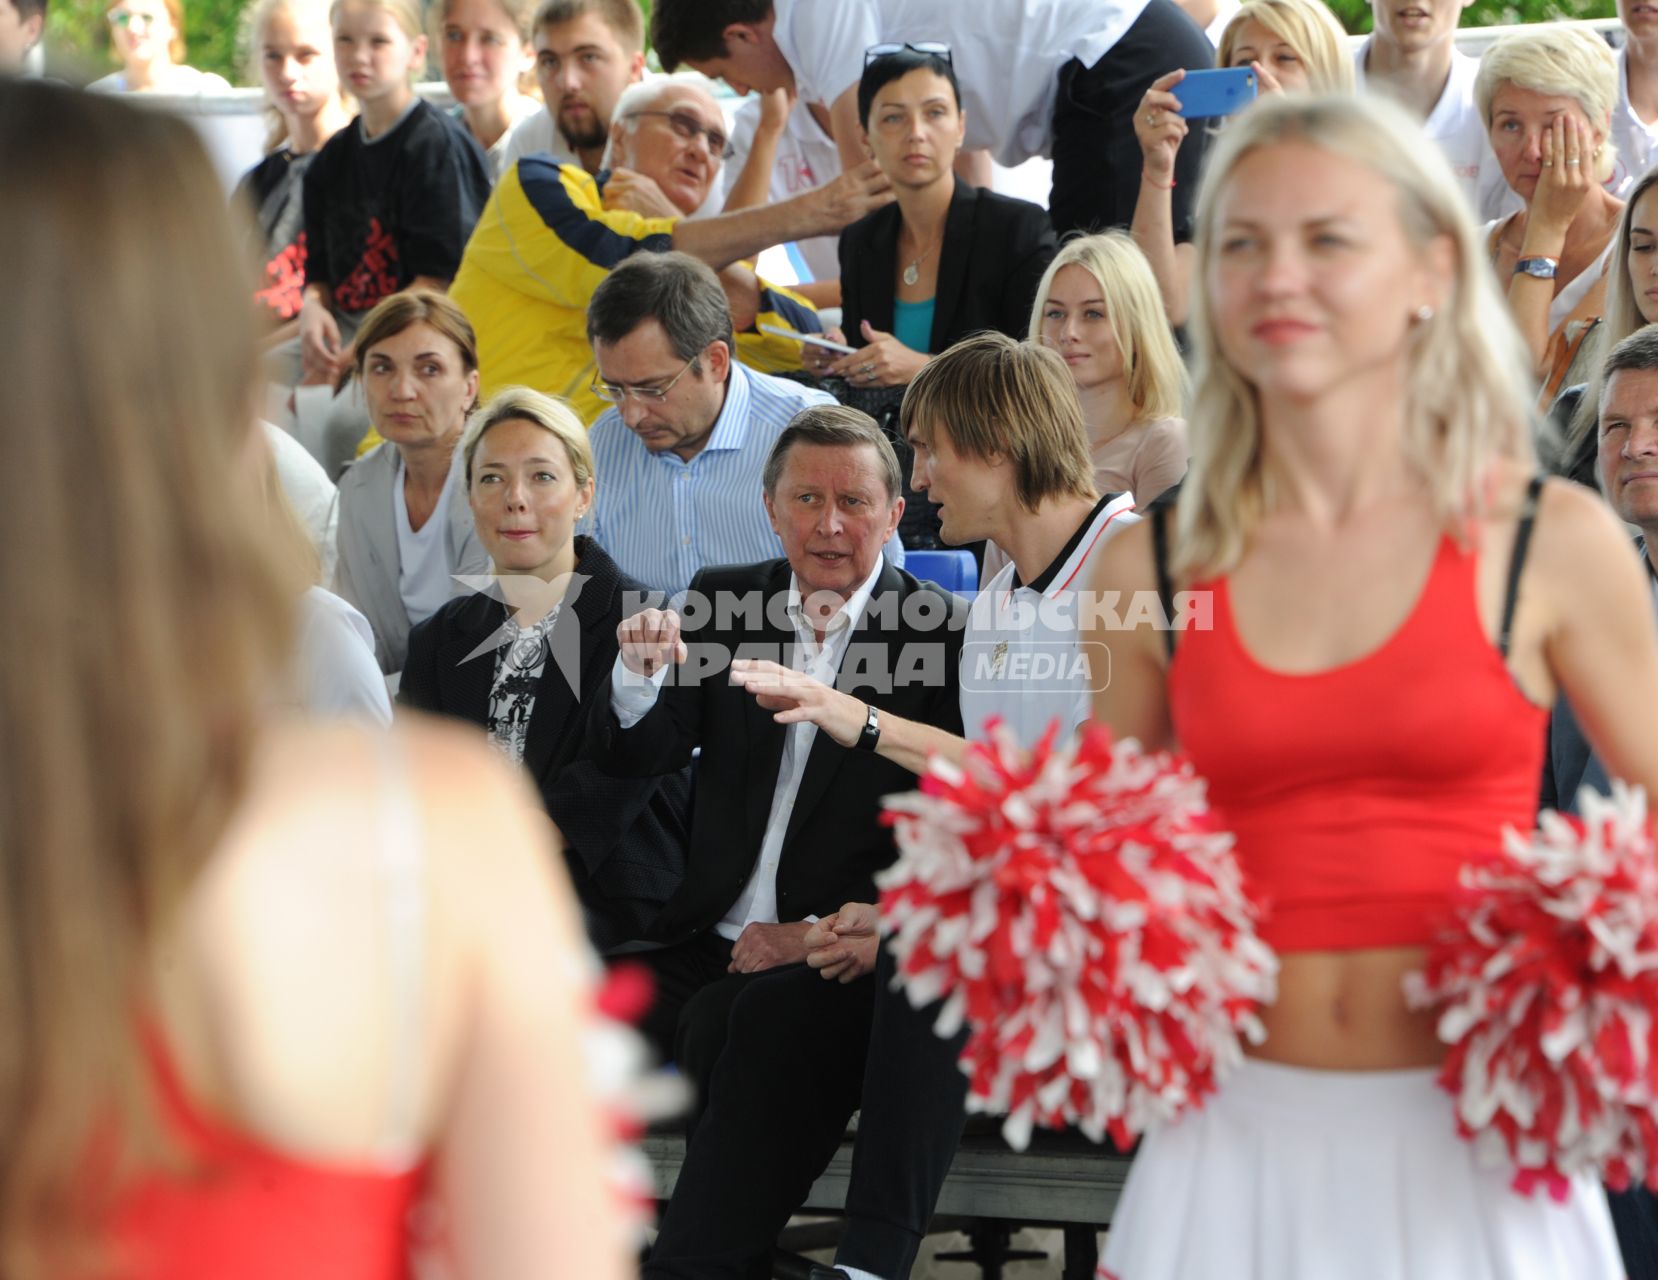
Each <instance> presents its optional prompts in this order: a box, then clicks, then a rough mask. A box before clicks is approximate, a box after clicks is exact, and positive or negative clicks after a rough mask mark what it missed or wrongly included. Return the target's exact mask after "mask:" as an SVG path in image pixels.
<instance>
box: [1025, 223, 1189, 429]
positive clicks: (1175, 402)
mask: <svg viewBox="0 0 1658 1280" xmlns="http://www.w3.org/2000/svg"><path fill="white" fill-rule="evenodd" d="M1066 267H1081V268H1082V269H1083V270H1084V271H1086V272H1087V273H1088V274H1089V275H1090V276H1092V277H1093V278H1094V282H1095V283H1096V284H1098V285H1099V287H1100V296H1101V297H1102V298H1103V299H1104V300H1105V317H1106V319H1107V320H1109V321H1110V322H1111V332H1112V333H1113V334H1114V335H1115V336H1116V339H1117V349H1118V350H1119V351H1121V352H1122V355H1123V382H1124V383H1125V385H1126V386H1127V388H1128V398H1129V401H1130V403H1132V404H1133V406H1134V420H1135V421H1136V422H1156V421H1157V420H1159V419H1161V418H1175V417H1179V416H1180V413H1181V409H1182V405H1183V404H1184V401H1185V397H1186V366H1185V365H1184V364H1182V363H1181V360H1180V350H1179V348H1177V347H1176V346H1175V345H1174V338H1173V336H1172V335H1171V334H1170V332H1169V317H1168V313H1167V312H1166V311H1164V310H1163V296H1162V294H1161V293H1159V292H1158V289H1157V277H1155V276H1154V275H1152V273H1151V264H1150V263H1148V262H1147V261H1146V256H1145V254H1143V253H1141V252H1140V246H1139V245H1137V244H1135V243H1134V240H1133V239H1132V238H1131V237H1130V236H1129V235H1128V234H1127V233H1126V232H1122V231H1107V232H1104V233H1102V234H1099V235H1092V236H1078V237H1077V238H1075V239H1072V240H1068V241H1066V242H1065V244H1064V245H1063V246H1062V247H1061V248H1060V250H1059V253H1058V254H1057V255H1056V256H1055V257H1054V260H1053V261H1052V262H1050V263H1049V264H1048V269H1047V271H1046V272H1044V273H1043V276H1042V283H1041V284H1039V285H1037V287H1036V301H1035V302H1034V303H1032V304H1031V312H1030V339H1031V341H1032V342H1041V341H1042V313H1043V312H1044V311H1046V310H1047V307H1048V294H1049V292H1050V291H1051V290H1052V289H1053V283H1054V277H1055V276H1057V275H1058V274H1059V273H1060V272H1061V271H1063V270H1064V269H1065V268H1066Z"/></svg>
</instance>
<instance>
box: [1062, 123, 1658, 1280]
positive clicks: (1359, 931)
mask: <svg viewBox="0 0 1658 1280" xmlns="http://www.w3.org/2000/svg"><path fill="white" fill-rule="evenodd" d="M1205 183H1206V190H1205V192H1204V198H1203V201H1202V203H1201V204H1200V212H1199V228H1198V238H1197V242H1196V243H1197V265H1196V271H1197V273H1198V275H1197V278H1198V280H1199V281H1200V284H1199V287H1198V289H1197V292H1196V296H1197V307H1198V315H1197V316H1196V323H1195V325H1194V329H1195V333H1196V335H1197V339H1198V346H1199V352H1198V354H1199V368H1200V369H1201V370H1203V376H1201V377H1200V380H1199V386H1198V389H1197V396H1196V402H1195V407H1194V412H1193V413H1192V416H1191V433H1192V436H1191V443H1192V450H1193V456H1192V469H1191V471H1190V472H1189V473H1188V476H1187V479H1186V482H1185V484H1184V485H1183V487H1182V491H1181V493H1180V495H1179V497H1178V506H1177V507H1176V506H1173V505H1172V504H1171V507H1170V509H1169V510H1165V511H1162V512H1158V513H1154V516H1155V518H1152V519H1148V520H1146V521H1144V522H1142V523H1141V524H1140V525H1138V526H1136V527H1135V528H1133V529H1130V530H1128V531H1126V532H1125V533H1124V535H1123V536H1122V537H1120V538H1119V539H1117V541H1116V542H1114V543H1113V544H1112V545H1111V546H1110V547H1108V548H1106V551H1105V552H1104V554H1103V555H1102V558H1101V562H1100V567H1099V570H1098V573H1097V576H1096V579H1095V585H1096V587H1097V588H1099V589H1100V590H1110V591H1115V592H1122V593H1124V595H1123V596H1121V597H1119V598H1131V597H1130V596H1128V594H1127V593H1132V592H1142V593H1146V594H1148V595H1149V594H1151V593H1155V592H1158V591H1159V590H1160V589H1161V590H1162V591H1163V594H1164V597H1165V599H1167V600H1169V601H1170V602H1171V604H1172V606H1173V607H1174V609H1175V611H1176V612H1175V617H1176V621H1177V626H1179V625H1182V624H1183V626H1184V629H1181V630H1178V631H1174V632H1171V631H1169V630H1167V629H1164V630H1156V629H1153V628H1150V627H1147V628H1144V629H1141V630H1135V631H1129V632H1126V633H1125V632H1122V631H1117V632H1111V633H1105V632H1102V633H1101V634H1100V635H1098V636H1095V637H1093V639H1095V640H1097V641H1099V642H1102V643H1105V644H1108V645H1109V646H1110V648H1111V655H1112V669H1111V678H1110V681H1109V683H1108V684H1106V686H1105V687H1104V688H1103V689H1101V690H1100V692H1099V693H1098V694H1097V695H1096V702H1095V710H1096V714H1097V715H1098V716H1099V718H1100V719H1102V720H1103V721H1105V722H1106V723H1108V724H1109V725H1110V726H1111V727H1112V729H1113V730H1114V731H1115V732H1116V733H1118V734H1120V735H1125V736H1133V737H1136V738H1139V739H1140V740H1141V741H1142V742H1144V743H1146V744H1147V745H1149V746H1154V747H1161V746H1173V745H1178V746H1180V747H1181V748H1183V749H1184V750H1185V751H1187V752H1188V753H1189V754H1190V756H1191V757H1192V759H1193V761H1194V763H1195V765H1196V767H1197V770H1198V772H1199V773H1200V774H1202V775H1203V776H1205V777H1206V778H1207V779H1208V782H1209V788H1210V799H1211V802H1212V804H1213V805H1214V807H1215V808H1216V810H1217V812H1218V813H1219V815H1220V817H1221V819H1222V821H1223V822H1224V823H1225V824H1226V825H1227V826H1229V827H1230V828H1231V829H1232V830H1233V831H1234V832H1235V833H1236V835H1237V852H1238V857H1239V861H1240V863H1241V864H1242V866H1243V868H1244V871H1245V873H1246V875H1247V876H1249V877H1250V879H1251V881H1252V882H1253V884H1254V887H1255V888H1256V890H1257V891H1258V892H1259V894H1260V896H1261V897H1262V898H1263V899H1264V900H1265V901H1266V904H1267V906H1266V916H1265V922H1264V927H1263V932H1264V935H1265V937H1266V938H1267V940H1268V941H1270V942H1271V943H1272V944H1273V945H1274V946H1275V947H1276V948H1277V950H1278V951H1279V953H1280V957H1281V961H1282V969H1281V972H1280V976H1279V998H1278V1000H1277V1002H1276V1003H1275V1004H1274V1005H1273V1007H1271V1008H1269V1009H1267V1010H1265V1011H1263V1016H1264V1021H1265V1023H1266V1026H1267V1033H1268V1034H1267V1038H1266V1041H1265V1043H1263V1044H1262V1045H1260V1046H1258V1047H1257V1048H1256V1049H1255V1050H1254V1051H1253V1056H1252V1057H1251V1058H1250V1059H1249V1060H1248V1061H1246V1063H1245V1065H1244V1067H1243V1068H1242V1069H1241V1070H1240V1071H1239V1072H1238V1073H1237V1074H1236V1075H1235V1076H1233V1077H1232V1078H1230V1079H1229V1080H1228V1081H1227V1082H1226V1083H1225V1084H1224V1085H1223V1086H1222V1087H1221V1092H1220V1094H1219V1096H1218V1097H1216V1098H1214V1099H1211V1100H1209V1101H1208V1103H1207V1104H1206V1105H1205V1106H1204V1107H1203V1108H1202V1109H1200V1110H1196V1111H1193V1112H1190V1113H1188V1114H1187V1115H1186V1116H1184V1117H1183V1118H1181V1119H1180V1120H1178V1121H1176V1122H1175V1123H1173V1124H1170V1125H1168V1126H1166V1127H1164V1128H1162V1129H1160V1130H1156V1131H1154V1132H1152V1133H1151V1134H1149V1135H1148V1137H1147V1138H1146V1140H1145V1142H1144V1143H1143V1145H1142V1148H1141V1151H1140V1154H1139V1155H1138V1157H1137V1158H1136V1160H1135V1163H1134V1167H1133V1169H1132V1171H1131V1173H1130V1176H1129V1181H1128V1185H1127V1187H1126V1189H1125V1191H1124V1194H1123V1198H1122V1200H1121V1202H1120V1203H1119V1205H1118V1209H1117V1214H1116V1218H1115V1220H1114V1221H1113V1224H1112V1229H1111V1232H1110V1236H1109V1238H1108V1244H1107V1252H1106V1258H1105V1262H1104V1263H1103V1264H1102V1268H1101V1274H1102V1275H1107V1276H1111V1277H1115V1278H1117V1280H1176V1278H1178V1280H1211V1278H1217V1280H1218V1278H1219V1277H1226V1278H1227V1280H1239V1278H1241V1280H1332V1278H1336V1277H1339V1278H1340V1280H1544V1277H1550V1278H1554V1277H1568V1276H1569V1277H1572V1278H1573V1280H1598V1278H1601V1277H1607V1278H1611V1277H1618V1276H1621V1275H1622V1274H1623V1269H1622V1266H1621V1264H1620V1261H1619V1258H1618V1253H1617V1246H1616V1243H1615V1241H1614V1238H1613V1234H1612V1228H1611V1223H1610V1220H1609V1217H1608V1214H1607V1210H1606V1204H1605V1199H1604V1197H1603V1195H1602V1194H1601V1192H1600V1189H1599V1187H1598V1186H1596V1185H1593V1184H1591V1183H1588V1182H1585V1183H1583V1184H1581V1185H1574V1187H1573V1189H1572V1192H1571V1194H1570V1195H1569V1196H1568V1198H1567V1200H1566V1202H1565V1203H1555V1202H1553V1201H1551V1200H1549V1199H1548V1198H1547V1197H1542V1198H1539V1199H1525V1198H1522V1197H1520V1196H1519V1195H1517V1194H1515V1193H1514V1192H1512V1191H1510V1190H1509V1181H1510V1178H1511V1175H1512V1171H1511V1170H1509V1169H1506V1168H1501V1167H1497V1168H1488V1167H1485V1166H1484V1165H1482V1163H1481V1162H1480V1160H1479V1159H1478V1158H1477V1157H1476V1154H1475V1151H1474V1149H1473V1147H1472V1146H1471V1145H1469V1144H1467V1143H1465V1142H1463V1141H1462V1140H1461V1139H1459V1138H1458V1137H1457V1135H1456V1131H1455V1125H1454V1120H1453V1115H1452V1100H1451V1098H1450V1097H1449V1095H1447V1094H1445V1093H1443V1092H1442V1091H1441V1090H1440V1089H1439V1088H1438V1087H1437V1086H1436V1085H1435V1084H1434V1083H1433V1079H1432V1076H1433V1068H1434V1064H1435V1063H1436V1062H1437V1061H1438V1060H1439V1059H1440V1057H1441V1056H1442V1052H1443V1050H1442V1046H1441V1045H1440V1044H1439V1042H1438V1041H1437V1039H1436V1037H1435V1034H1434V1028H1433V1025H1432V1021H1431V1019H1430V1018H1427V1017H1424V1016H1423V1015H1420V1014H1415V1013H1412V1012H1410V1011H1409V1010H1407V1008H1406V1006H1405V1002H1404V997H1403V994H1402V991H1401V988H1400V981H1401V978H1402V976H1403V974H1404V973H1406V972H1407V971H1408V970H1410V969H1411V968H1413V967H1415V965H1416V964H1417V963H1418V962H1419V961H1420V959H1421V954H1422V947H1423V945H1424V944H1425V943H1426V942H1427V941H1429V939H1430V938H1431V937H1432V935H1433V932H1434V930H1435V928H1436V926H1437V925H1438V923H1439V922H1441V921H1442V920H1443V919H1444V918H1445V916H1446V912H1447V906H1448V900H1449V896H1450V893H1451V890H1452V888H1453V886H1454V885H1455V884H1456V880H1457V873H1458V869H1459V867H1460V866H1461V864H1462V863H1463V861H1465V860H1466V859H1467V858H1469V857H1470V856H1471V855H1473V854H1475V853H1477V852H1479V851H1481V850H1484V849H1489V848H1491V847H1492V846H1494V845H1495V844H1496V843H1497V842H1498V841H1499V840H1500V838H1501V835H1502V831H1503V829H1504V827H1507V826H1514V827H1519V828H1522V829H1529V828H1530V826H1531V824H1532V822H1533V819H1534V811H1535V808H1536V802H1537V789H1538V779H1539V766H1540V763H1541V758H1542V750H1543V744H1544V730H1545V723H1546V713H1545V708H1546V707H1548V706H1549V705H1550V703H1551V702H1552V700H1553V697H1554V694H1555V691H1556V689H1557V688H1559V689H1563V690H1564V691H1565V692H1566V693H1568V694H1569V695H1570V696H1571V698H1572V700H1573V702H1574V704H1575V705H1576V706H1577V707H1578V709H1579V710H1580V712H1581V713H1582V718H1583V720H1584V722H1585V724H1590V725H1593V726H1594V736H1595V738H1596V745H1597V747H1599V748H1600V749H1601V750H1603V751H1604V752H1605V753H1606V758H1607V759H1608V760H1609V763H1611V764H1612V765H1613V768H1614V770H1615V771H1616V772H1618V773H1620V774H1621V775H1622V776H1624V777H1627V778H1629V779H1631V780H1632V781H1636V782H1640V783H1643V784H1645V785H1646V786H1647V787H1648V788H1649V790H1650V789H1651V788H1653V787H1654V785H1658V717H1654V716H1652V715H1651V714H1649V709H1650V708H1651V707H1653V706H1658V634H1655V632H1654V626H1653V621H1652V617H1651V614H1650V610H1649V609H1648V607H1647V604H1646V596H1645V592H1644V587H1643V585H1642V583H1641V580H1640V570H1639V568H1638V566H1637V565H1636V564H1635V562H1634V560H1633V558H1632V556H1631V555H1630V554H1629V552H1628V548H1627V545H1626V544H1625V543H1624V541H1623V537H1622V534H1621V532H1620V531H1619V529H1618V527H1617V525H1616V523H1615V522H1614V521H1613V520H1612V519H1611V518H1610V516H1609V514H1608V513H1607V512H1606V511H1604V510H1603V509H1602V508H1601V506H1600V504H1599V503H1598V501H1597V500H1596V499H1595V498H1594V497H1593V495H1591V494H1589V493H1587V492H1586V491H1584V490H1581V489H1571V488H1569V487H1567V486H1564V485H1555V484H1550V485H1539V484H1537V483H1534V482H1532V481H1531V478H1530V476H1531V470H1532V467H1531V463H1530V458H1529V452H1530V451H1529V443H1528V437H1527V434H1526V432H1527V421H1528V416H1527V409H1526V402H1527V400H1528V399H1529V396H1530V392H1529V389H1528V388H1527V387H1526V386H1525V385H1524V383H1523V380H1522V379H1523V374H1522V372H1521V365H1520V363H1519V361H1518V358H1517V356H1516V348H1515V343H1514V340H1513V334H1512V332H1511V330H1510V328H1509V327H1508V326H1507V325H1506V324H1504V323H1503V321H1502V318H1501V302H1500V300H1499V299H1498V298H1497V296H1496V294H1495V292H1494V291H1493V289H1492V287H1491V285H1490V283H1489V281H1488V280H1487V278H1486V277H1487V274H1488V272H1487V270H1486V267H1485V263H1484V259H1483V257H1482V255H1481V254H1480V253H1479V248H1478V245H1477V243H1476V237H1475V233H1474V231H1473V228H1472V226H1471V225H1470V223H1469V221H1468V217H1467V214H1466V213H1465V211H1464V210H1463V208H1462V206H1461V200H1460V196H1459V193H1458V190H1457V187H1456V185H1455V182H1454V179H1453V178H1452V175H1451V174H1450V172H1449V170H1448V169H1447V168H1446V167H1445V164H1444V161H1443V160H1442V159H1441V158H1440V156H1439V155H1438V153H1437V151H1435V150H1434V149H1433V148H1431V147H1424V146H1423V145H1422V141H1421V137H1420V131H1419V129H1418V128H1416V127H1414V126H1413V125H1412V124H1411V123H1410V122H1409V121H1407V120H1406V119H1405V118H1404V117H1403V116H1402V115H1400V114H1399V112H1398V111H1397V110H1395V109H1394V108H1392V107H1391V106H1388V105H1386V104H1383V103H1378V102H1376V101H1374V100H1369V99H1364V100H1361V99H1356V98H1346V99H1339V100H1338V99H1306V98H1301V99H1290V100H1275V101H1273V102H1271V103H1263V104H1261V105H1259V106H1257V107H1254V108H1251V110H1250V111H1249V112H1247V113H1245V114H1244V115H1242V116H1241V117H1239V118H1238V119H1237V120H1236V121H1235V122H1234V123H1232V124H1230V125H1229V126H1228V127H1227V130H1226V132H1225V134H1224V137H1223V140H1222V142H1221V144H1220V147H1219V149H1218V151H1217V153H1216V154H1215V155H1214V156H1213V157H1212V158H1211V162H1210V167H1209V169H1208V170H1207V172H1206V174H1205ZM1160 569H1161V570H1165V572H1160Z"/></svg>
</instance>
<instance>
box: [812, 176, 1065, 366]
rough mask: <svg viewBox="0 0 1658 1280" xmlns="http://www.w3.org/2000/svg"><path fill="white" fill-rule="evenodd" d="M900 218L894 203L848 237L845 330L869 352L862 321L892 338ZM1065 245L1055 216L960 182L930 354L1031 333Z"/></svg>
mask: <svg viewBox="0 0 1658 1280" xmlns="http://www.w3.org/2000/svg"><path fill="white" fill-rule="evenodd" d="M898 227H899V214H898V206H897V205H896V204H889V205H886V206H884V207H883V208H880V209H877V210H876V211H875V212H874V213H871V214H868V215H866V216H864V217H862V218H860V219H858V221H856V222H854V223H853V224H852V225H851V226H849V227H848V228H846V230H845V231H842V232H841V239H840V258H841V328H842V330H844V331H845V333H846V341H847V343H848V344H849V345H851V346H854V347H861V346H864V345H865V343H864V337H863V331H862V330H861V329H860V328H859V321H861V320H868V321H869V323H870V324H872V325H874V326H875V327H876V328H877V329H879V330H881V331H882V332H883V333H891V332H892V317H893V305H892V304H893V281H894V280H896V279H897V278H898V277H897V271H898ZM1057 252H1059V244H1058V242H1057V241H1056V240H1055V239H1054V229H1053V223H1052V222H1051V221H1050V220H1049V218H1048V211H1047V210H1046V209H1044V208H1042V206H1041V205H1035V204H1032V203H1031V202H1030V201H1028V200H1015V199H1014V198H1013V197H1012V196H1003V195H997V194H996V193H995V192H994V191H986V190H984V189H982V188H980V187H975V186H971V185H969V184H968V183H965V182H963V181H961V180H960V179H959V178H958V179H957V180H956V190H955V194H954V195H952V196H951V197H950V212H949V213H948V214H946V215H945V219H944V242H943V244H942V245H941V246H940V247H939V252H938V292H937V293H936V294H935V295H934V298H933V334H932V341H931V342H930V343H929V344H928V353H929V354H932V355H936V354H938V353H939V352H940V351H943V350H944V349H945V348H946V347H948V346H950V345H951V344H952V343H956V342H960V341H961V340H962V339H963V338H965V337H967V335H968V334H971V333H977V332H979V331H980V330H981V329H996V330H999V331H1000V332H1002V333H1005V334H1007V335H1008V336H1009V337H1013V338H1023V337H1024V336H1025V335H1026V334H1027V333H1028V332H1029V331H1030V309H1031V303H1032V302H1034V301H1035V300H1036V287H1037V285H1039V284H1041V283H1042V273H1043V272H1044V271H1046V270H1047V269H1048V263H1050V262H1052V261H1053V257H1054V254H1056V253H1057Z"/></svg>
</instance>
